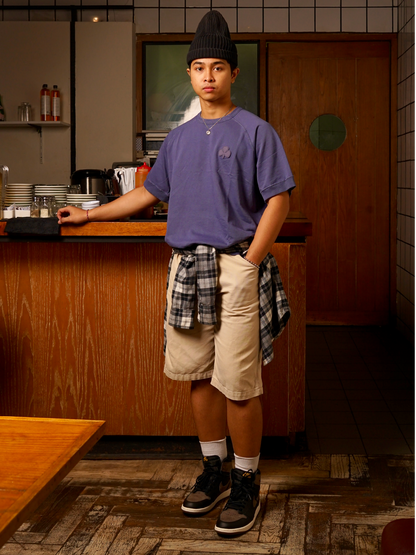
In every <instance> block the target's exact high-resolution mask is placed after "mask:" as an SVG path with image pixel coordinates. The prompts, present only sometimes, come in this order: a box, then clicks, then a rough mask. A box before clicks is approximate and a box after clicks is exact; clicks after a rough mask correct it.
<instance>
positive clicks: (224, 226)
mask: <svg viewBox="0 0 416 555" xmlns="http://www.w3.org/2000/svg"><path fill="white" fill-rule="evenodd" d="M216 121H218V120H205V123H206V125H207V126H208V127H211V126H213V125H214V123H215V122H216ZM206 131H207V127H206V126H205V124H204V122H203V120H202V119H201V116H200V114H198V115H197V116H195V117H194V118H193V119H192V120H190V121H188V122H187V123H184V124H183V125H181V126H179V127H177V128H176V129H173V130H172V131H170V132H169V134H168V136H167V137H166V139H165V140H164V142H163V145H162V147H161V149H160V152H159V155H158V157H157V160H156V163H155V165H154V166H153V168H152V170H151V172H150V173H149V175H148V177H147V179H146V182H145V184H144V186H145V188H146V189H147V190H148V191H149V192H150V193H152V195H154V196H155V197H157V198H158V199H159V200H161V201H164V202H167V203H169V209H168V223H167V231H166V242H167V243H168V244H169V245H170V246H171V247H177V248H182V249H183V248H186V247H191V246H194V245H201V244H202V245H210V246H212V247H215V248H217V249H221V248H226V247H229V246H231V245H234V244H235V243H239V242H241V241H244V240H246V239H248V238H249V237H252V236H253V235H254V233H255V231H256V228H257V225H258V223H259V221H260V218H261V216H262V214H263V212H264V210H265V208H266V203H265V201H267V200H268V199H269V198H271V197H273V196H275V195H277V194H279V193H282V192H284V191H290V190H291V189H293V188H294V187H295V182H294V180H293V175H292V172H291V170H290V167H289V163H288V161H287V158H286V154H285V152H284V150H283V146H282V143H281V141H280V138H279V136H278V134H277V133H276V131H275V130H274V129H273V127H272V126H271V125H270V124H269V123H267V122H266V121H264V120H262V119H260V118H259V117H257V116H255V115H254V114H252V113H251V112H248V111H246V110H243V109H242V108H239V107H237V108H235V110H233V111H232V112H231V113H230V114H229V115H228V116H226V117H224V118H222V119H221V120H220V121H218V123H217V124H216V125H215V126H213V127H212V129H211V133H210V135H207V134H206Z"/></svg>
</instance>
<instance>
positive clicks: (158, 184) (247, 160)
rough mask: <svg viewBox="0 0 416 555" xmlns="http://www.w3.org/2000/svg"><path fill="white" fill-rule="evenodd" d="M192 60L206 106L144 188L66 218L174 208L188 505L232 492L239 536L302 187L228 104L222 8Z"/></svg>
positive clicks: (172, 345) (231, 75)
mask: <svg viewBox="0 0 416 555" xmlns="http://www.w3.org/2000/svg"><path fill="white" fill-rule="evenodd" d="M187 62H188V65H189V69H188V70H187V71H188V74H189V76H190V79H191V84H192V87H193V89H194V91H195V93H196V94H197V95H198V96H199V99H200V104H201V112H200V114H198V116H196V117H195V118H193V119H192V120H190V121H189V122H187V123H185V124H183V125H181V126H180V127H178V128H176V129H174V130H172V131H171V132H170V133H169V135H168V136H167V138H166V139H165V141H164V143H163V145H162V148H161V150H160V153H159V156H158V159H157V162H156V164H155V166H154V167H153V169H152V171H151V172H150V174H149V176H148V178H147V179H146V182H145V186H144V187H141V188H139V189H135V190H134V191H132V192H130V193H128V194H127V195H124V196H123V197H120V199H118V200H116V201H114V202H112V203H109V204H106V205H103V206H100V207H99V208H96V209H94V210H91V211H89V213H87V214H85V213H84V212H82V211H79V210H77V209H74V208H72V207H68V208H64V209H62V210H60V211H59V213H58V218H59V220H60V222H61V223H66V222H68V223H84V222H85V221H86V220H88V221H96V220H110V219H117V218H120V217H124V216H127V215H132V214H134V213H136V212H138V211H139V210H141V209H143V208H145V207H146V206H151V205H152V204H156V203H157V202H158V201H159V200H162V201H165V202H168V203H169V216H168V224H167V233H166V241H167V243H168V244H169V245H171V246H172V247H173V253H172V258H171V261H170V264H169V271H168V290H167V303H166V312H165V369H164V371H165V373H166V375H167V376H169V377H170V378H172V379H174V380H189V381H191V404H192V409H193V415H194V419H195V423H196V427H197V431H198V437H199V440H200V443H201V449H202V456H203V472H202V474H201V475H200V476H199V477H198V479H197V481H196V483H195V485H194V487H193V488H192V490H191V492H190V493H189V494H188V495H187V497H186V498H185V500H184V502H183V505H182V510H183V512H184V513H185V514H189V515H198V514H205V513H207V512H208V511H210V510H211V509H212V508H213V507H214V506H215V505H216V504H217V503H218V502H219V501H220V500H221V499H224V498H226V497H228V496H229V500H228V502H227V504H226V505H225V507H224V509H223V511H222V512H221V514H220V516H219V518H218V520H217V523H216V526H215V530H217V532H219V533H220V534H238V533H242V532H246V531H247V530H249V529H250V528H251V527H252V526H253V524H254V522H255V520H256V517H257V514H258V512H259V510H260V502H259V490H260V471H259V469H258V462H259V457H260V444H261V438H262V424H263V422H262V406H261V401H260V395H261V394H262V392H263V386H262V379H261V365H262V361H263V363H267V362H269V361H270V360H271V359H272V358H273V349H272V346H271V343H272V341H273V340H274V339H275V338H276V337H277V336H278V335H279V334H280V333H281V332H282V331H283V328H284V326H285V324H286V322H287V320H288V318H289V314H290V311H289V307H288V304H287V299H286V297H285V294H284V291H283V287H282V284H281V281H280V276H279V273H278V269H277V265H276V262H275V260H274V258H273V257H272V256H271V255H270V254H268V253H269V250H270V249H271V247H272V245H273V243H274V241H275V239H276V237H277V236H278V234H279V231H280V228H281V226H282V224H283V222H284V220H285V218H286V216H287V214H288V210H289V195H290V191H291V189H293V187H294V186H295V184H294V181H293V176H292V173H291V171H290V168H289V164H288V162H287V159H286V156H285V153H284V150H283V147H282V145H281V142H280V139H279V137H278V135H277V134H276V132H275V131H274V130H273V128H272V127H271V126H270V125H269V124H268V123H266V122H265V121H263V120H261V119H260V118H258V117H257V116H254V115H253V114H251V113H249V112H247V111H245V110H243V109H241V108H239V107H235V106H234V104H233V103H232V101H231V85H232V83H234V81H235V80H236V78H237V75H238V73H239V69H238V60H237V49H236V46H235V45H234V44H233V42H232V41H231V38H230V33H229V29H228V26H227V23H226V21H225V20H224V18H223V17H222V16H221V14H220V13H219V12H217V11H215V10H212V11H209V12H208V13H207V14H206V15H205V16H204V17H203V18H202V20H201V22H200V24H199V26H198V29H197V31H196V34H195V38H194V40H193V42H192V44H191V46H190V49H189V52H188V56H187ZM227 425H228V430H229V432H230V435H231V439H232V444H233V449H234V457H235V468H233V469H231V462H230V460H229V459H228V457H227V445H226V430H227Z"/></svg>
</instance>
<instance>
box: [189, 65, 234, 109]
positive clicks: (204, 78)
mask: <svg viewBox="0 0 416 555" xmlns="http://www.w3.org/2000/svg"><path fill="white" fill-rule="evenodd" d="M187 72H188V75H189V76H190V78H191V84H192V87H193V89H194V91H195V94H197V95H198V96H199V97H200V98H201V99H203V100H207V101H211V102H215V101H218V100H223V99H224V100H225V99H227V98H229V96H230V91H231V84H232V83H234V81H235V80H236V77H237V75H238V73H239V69H238V68H236V69H235V70H234V71H233V72H231V66H230V64H229V63H228V62H227V61H226V60H221V59H218V58H198V59H196V60H193V62H192V63H191V67H190V68H188V69H187Z"/></svg>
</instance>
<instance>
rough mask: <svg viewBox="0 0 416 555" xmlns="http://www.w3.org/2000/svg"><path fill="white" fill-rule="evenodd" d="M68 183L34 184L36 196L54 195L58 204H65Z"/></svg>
mask: <svg viewBox="0 0 416 555" xmlns="http://www.w3.org/2000/svg"><path fill="white" fill-rule="evenodd" d="M67 191H68V185H35V196H36V197H55V200H56V202H57V203H58V204H65V203H66V201H67V199H66V196H67V195H66V193H67Z"/></svg>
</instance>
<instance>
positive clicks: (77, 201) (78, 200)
mask: <svg viewBox="0 0 416 555" xmlns="http://www.w3.org/2000/svg"><path fill="white" fill-rule="evenodd" d="M92 200H97V195H93V194H81V193H68V194H67V195H66V201H67V203H68V204H69V205H70V206H78V207H79V208H81V207H82V203H83V202H89V201H92Z"/></svg>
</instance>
